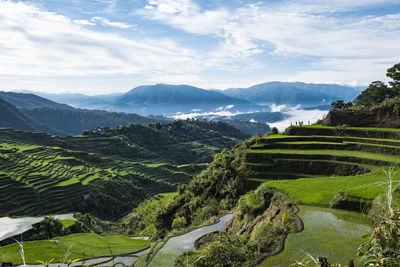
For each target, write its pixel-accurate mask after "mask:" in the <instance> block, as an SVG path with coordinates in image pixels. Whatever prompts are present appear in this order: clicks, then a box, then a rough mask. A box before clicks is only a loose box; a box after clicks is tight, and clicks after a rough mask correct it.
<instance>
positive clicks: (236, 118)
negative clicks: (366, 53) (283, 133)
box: [0, 82, 361, 135]
mask: <svg viewBox="0 0 400 267" xmlns="http://www.w3.org/2000/svg"><path fill="white" fill-rule="evenodd" d="M360 91H361V88H356V87H345V86H339V85H332V84H306V83H299V82H296V83H284V82H268V83H263V84H259V85H255V86H252V87H249V88H231V89H227V90H225V91H221V90H205V89H201V88H197V87H193V86H189V85H168V84H155V85H146V86H139V87H136V88H134V89H132V90H130V91H128V92H127V93H124V94H111V95H97V96H87V95H81V94H59V95H57V94H48V93H46V94H44V93H42V94H40V95H41V96H46V97H47V98H49V99H47V98H45V97H41V96H38V95H35V94H32V93H15V92H0V98H2V99H4V100H2V101H1V103H0V104H1V105H0V114H1V116H0V126H2V127H13V128H15V129H20V130H29V131H43V132H47V133H50V134H54V135H77V134H80V133H81V132H82V131H84V130H87V129H92V128H97V127H117V126H120V125H126V124H130V123H141V124H148V123H156V122H163V121H165V120H166V118H165V117H163V116H165V115H166V116H170V117H175V118H185V117H186V118H187V117H195V118H200V119H209V120H223V121H226V122H227V123H228V124H230V125H233V126H235V127H237V128H239V129H241V130H243V131H245V132H246V133H248V134H252V135H254V134H256V133H257V132H261V133H263V132H266V131H269V129H270V128H269V126H268V125H267V124H266V123H270V122H277V121H280V120H283V119H285V118H286V117H287V116H286V115H284V114H283V113H282V112H272V111H271V108H270V106H269V105H270V104H279V105H282V104H283V105H288V106H296V105H299V104H300V105H301V106H302V107H303V108H305V109H307V108H314V107H318V106H320V107H322V106H328V107H329V103H330V101H334V100H337V99H343V100H345V101H348V100H351V99H353V98H354V97H355V96H356V95H357V94H358V93H359V92H360ZM53 100H54V101H53ZM58 102H61V103H58ZM73 106H74V107H73ZM77 107H78V108H77ZM79 107H84V108H85V109H81V108H79ZM93 109H102V110H93ZM133 113H136V114H133ZM137 114H140V115H137ZM150 114H154V115H158V116H153V117H151V118H150V117H145V116H148V115H150ZM182 114H183V115H185V114H187V115H189V116H180V115H182ZM159 115H163V116H161V117H160V116H159Z"/></svg>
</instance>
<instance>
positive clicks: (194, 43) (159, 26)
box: [0, 0, 400, 95]
mask: <svg viewBox="0 0 400 267" xmlns="http://www.w3.org/2000/svg"><path fill="white" fill-rule="evenodd" d="M398 62H400V1H399V0H396V1H393V0H358V1H349V0H287V1H278V0H264V1H252V0H248V1H244V0H90V1H89V0H32V1H29V0H26V1H12V0H11V1H6V0H0V90H6V91H9V90H32V91H41V92H48V93H78V92H79V93H85V94H91V95H93V94H106V93H116V92H126V91H128V90H130V89H132V88H134V87H136V86H139V85H144V84H155V83H168V84H189V85H193V86H198V87H201V88H205V89H226V88H230V87H248V86H251V85H255V84H258V83H262V82H267V81H301V82H308V83H336V84H343V85H352V86H367V85H368V84H369V83H370V82H372V81H375V80H383V81H387V79H386V77H385V74H386V69H387V68H389V67H391V66H392V65H394V64H395V63H398Z"/></svg>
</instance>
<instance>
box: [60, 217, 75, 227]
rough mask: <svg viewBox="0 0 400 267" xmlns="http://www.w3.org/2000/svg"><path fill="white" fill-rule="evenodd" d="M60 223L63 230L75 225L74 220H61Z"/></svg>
mask: <svg viewBox="0 0 400 267" xmlns="http://www.w3.org/2000/svg"><path fill="white" fill-rule="evenodd" d="M60 221H61V223H62V224H63V230H64V229H66V228H68V227H70V226H72V225H74V224H75V220H70V219H63V220H60Z"/></svg>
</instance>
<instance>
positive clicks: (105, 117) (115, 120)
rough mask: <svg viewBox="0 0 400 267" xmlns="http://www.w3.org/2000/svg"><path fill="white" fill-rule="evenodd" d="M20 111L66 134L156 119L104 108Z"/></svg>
mask: <svg viewBox="0 0 400 267" xmlns="http://www.w3.org/2000/svg"><path fill="white" fill-rule="evenodd" d="M20 111H21V112H22V113H23V114H24V115H25V116H26V117H29V118H30V119H32V120H34V121H36V122H39V123H40V124H44V125H47V126H48V127H51V128H52V129H57V130H58V131H60V132H63V133H65V134H64V135H78V134H80V133H82V132H83V131H84V130H88V129H92V128H98V127H106V126H107V127H118V126H120V125H126V124H130V123H141V124H147V123H154V122H157V120H155V119H150V118H146V117H142V116H139V115H136V114H128V113H120V112H107V111H103V110H82V109H71V110H69V109H54V108H33V109H27V108H21V109H20Z"/></svg>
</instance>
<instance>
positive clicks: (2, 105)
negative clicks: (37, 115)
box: [0, 98, 39, 131]
mask: <svg viewBox="0 0 400 267" xmlns="http://www.w3.org/2000/svg"><path fill="white" fill-rule="evenodd" d="M0 114H1V116H0V127H11V128H15V129H18V130H25V131H39V129H38V125H37V124H36V123H35V122H33V121H32V120H30V119H28V118H27V117H25V116H24V115H23V114H22V113H21V112H19V111H18V109H17V108H16V107H14V106H13V105H11V104H9V103H7V102H6V101H4V100H3V99H1V98H0Z"/></svg>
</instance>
